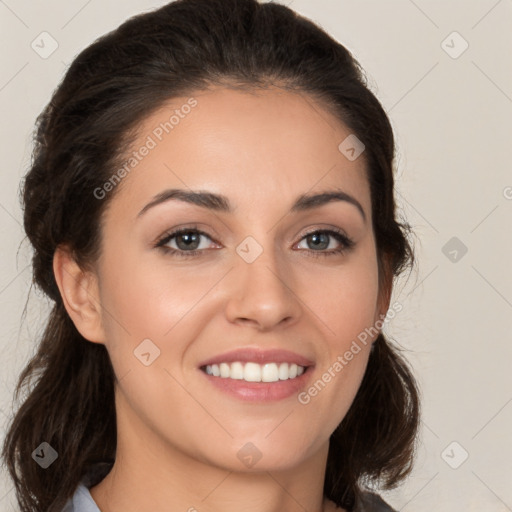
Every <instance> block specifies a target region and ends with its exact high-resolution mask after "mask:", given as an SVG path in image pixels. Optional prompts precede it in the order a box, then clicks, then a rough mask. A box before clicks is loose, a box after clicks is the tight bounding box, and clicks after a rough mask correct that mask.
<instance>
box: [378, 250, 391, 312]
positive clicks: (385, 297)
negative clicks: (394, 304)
mask: <svg viewBox="0 0 512 512" xmlns="http://www.w3.org/2000/svg"><path fill="white" fill-rule="evenodd" d="M392 290H393V272H392V269H391V267H390V262H389V258H387V257H384V261H383V263H382V272H380V269H379V293H378V298H377V308H376V317H375V322H376V321H377V320H383V319H384V318H385V316H386V314H387V311H388V309H389V304H390V302H391V292H392Z"/></svg>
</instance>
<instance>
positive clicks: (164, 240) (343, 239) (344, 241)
mask: <svg viewBox="0 0 512 512" xmlns="http://www.w3.org/2000/svg"><path fill="white" fill-rule="evenodd" d="M184 233H196V234H199V235H203V236H205V237H207V238H209V239H210V240H212V241H214V240H213V239H212V238H211V236H210V235H208V233H205V232H204V231H201V230H200V229H197V227H195V226H192V227H187V228H180V229H177V230H176V231H172V232H170V233H166V234H165V235H164V236H163V237H161V238H160V239H159V240H158V241H157V242H156V243H155V248H158V249H161V250H162V251H164V252H165V253H166V254H171V255H173V256H178V257H179V258H190V257H193V256H201V255H202V254H203V253H204V251H205V249H194V250H192V251H182V250H177V249H173V248H171V247H165V245H166V244H168V243H169V242H170V241H171V240H172V239H173V238H175V237H176V236H178V235H181V234H184ZM319 233H323V234H327V235H330V236H332V237H333V238H334V239H335V240H337V241H338V242H340V244H341V247H339V248H338V249H331V250H330V251H312V250H309V249H306V250H307V251H308V252H309V253H311V255H312V256H313V257H314V258H318V257H321V256H325V257H326V256H335V255H339V254H342V253H344V252H346V251H349V250H350V249H352V248H353V246H354V245H355V242H354V241H353V240H351V239H350V238H348V237H347V236H346V235H345V234H344V233H343V232H342V231H338V230H336V229H316V230H313V231H310V232H308V233H305V234H304V236H303V237H302V238H301V241H302V240H303V239H304V238H307V237H308V236H310V235H314V234H319Z"/></svg>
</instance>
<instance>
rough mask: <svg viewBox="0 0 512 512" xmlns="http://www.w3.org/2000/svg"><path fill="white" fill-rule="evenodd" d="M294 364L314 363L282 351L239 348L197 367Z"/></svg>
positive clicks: (305, 364)
mask: <svg viewBox="0 0 512 512" xmlns="http://www.w3.org/2000/svg"><path fill="white" fill-rule="evenodd" d="M235 361H240V362H241V363H251V362H252V363H259V364H265V363H295V364H296V365H298V366H305V367H306V366H312V365H313V364H314V363H313V361H311V360H310V359H308V358H307V357H304V356H301V355H300V354H296V353H295V352H291V351H289V350H283V349H266V350H261V349H258V348H240V349H236V350H232V351H230V352H225V353H224V354H219V355H218V356H214V357H212V358H210V359H207V360H205V361H203V362H202V363H200V364H199V367H202V366H208V365H212V364H220V363H234V362H235Z"/></svg>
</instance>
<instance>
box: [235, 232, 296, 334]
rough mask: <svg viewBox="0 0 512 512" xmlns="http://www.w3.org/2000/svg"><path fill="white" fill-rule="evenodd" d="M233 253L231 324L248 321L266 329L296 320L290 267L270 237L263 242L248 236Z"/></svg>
mask: <svg viewBox="0 0 512 512" xmlns="http://www.w3.org/2000/svg"><path fill="white" fill-rule="evenodd" d="M267 235H268V233H267ZM260 242H261V243H260ZM236 253H237V255H236V258H237V259H236V263H235V267H236V268H235V272H234V275H233V280H234V281H233V282H234V285H233V286H234V289H233V290H232V291H233V293H232V295H231V299H230V302H229V307H228V314H229V316H230V317H231V320H232V321H236V319H237V318H238V319H246V320H252V321H254V322H256V323H258V324H260V325H261V326H265V327H270V326H272V325H276V324H278V323H279V322H281V321H283V320H284V319H288V318H290V317H292V318H293V317H297V316H298V314H299V313H300V306H299V301H298V298H297V296H296V294H295V293H294V291H293V275H292V267H291V266H288V265H287V263H286V261H284V259H283V258H281V257H280V254H279V251H277V250H276V249H275V247H274V244H273V237H272V235H269V236H265V240H264V241H263V240H262V237H259V238H258V240H256V238H255V237H253V236H248V237H246V238H245V239H244V240H243V241H242V242H241V243H240V244H239V245H238V246H237V247H236Z"/></svg>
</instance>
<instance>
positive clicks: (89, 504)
mask: <svg viewBox="0 0 512 512" xmlns="http://www.w3.org/2000/svg"><path fill="white" fill-rule="evenodd" d="M111 468H112V461H109V462H100V463H96V464H93V465H92V466H90V467H88V468H87V470H86V471H85V474H84V475H83V478H82V480H81V481H80V483H79V485H78V486H77V488H76V490H75V492H74V493H73V495H72V496H71V498H69V500H68V501H67V502H66V504H65V505H64V508H63V509H62V511H61V512H101V511H100V509H99V507H98V505H97V504H96V502H95V501H94V500H93V498H92V496H91V493H90V491H89V489H90V488H91V487H92V486H94V485H96V484H97V483H98V482H100V481H101V480H103V478H104V477H105V475H106V474H107V473H108V472H109V471H110V469H111Z"/></svg>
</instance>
